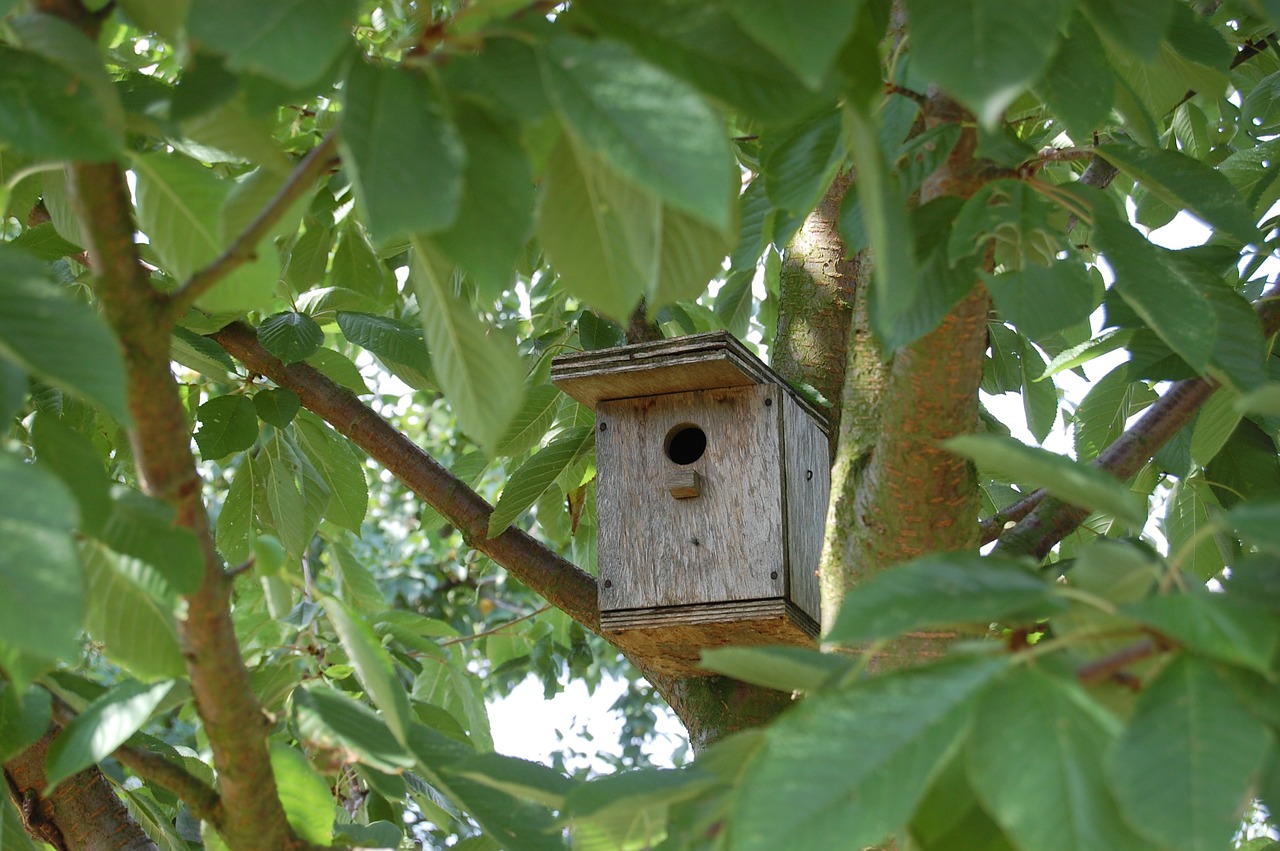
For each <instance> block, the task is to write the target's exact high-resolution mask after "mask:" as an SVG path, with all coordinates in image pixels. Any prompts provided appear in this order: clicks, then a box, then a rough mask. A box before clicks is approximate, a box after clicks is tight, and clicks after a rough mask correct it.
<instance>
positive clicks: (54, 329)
mask: <svg viewBox="0 0 1280 851" xmlns="http://www.w3.org/2000/svg"><path fill="white" fill-rule="evenodd" d="M0 357H3V358H5V359H8V360H9V361H11V362H13V363H15V364H17V365H18V366H20V367H22V369H24V370H25V371H26V372H28V373H31V374H33V375H36V376H39V377H40V378H42V379H44V380H45V381H48V382H49V383H50V384H53V385H55V386H56V387H59V388H61V389H63V390H67V391H69V392H71V393H73V394H75V395H76V396H78V397H82V398H84V399H87V400H89V401H91V402H94V403H96V404H99V405H101V406H102V407H103V408H104V409H105V410H106V412H107V413H108V414H110V415H111V416H112V417H114V418H115V420H116V422H118V423H119V424H120V425H122V426H127V425H128V424H129V423H130V419H129V411H128V408H127V406H126V402H125V374H124V359H123V358H122V357H121V355H120V344H119V343H118V342H117V341H116V338H115V335H113V334H112V333H111V331H110V330H109V329H108V328H107V326H106V324H105V323H104V322H103V321H102V320H101V319H100V318H98V315H97V314H96V313H95V312H94V311H92V310H91V309H89V308H88V307H86V306H85V305H83V304H80V303H79V302H76V301H73V300H72V299H71V298H70V297H69V296H68V294H67V293H66V291H65V290H63V289H62V288H60V287H58V286H56V285H55V284H53V283H52V282H51V281H49V279H48V276H47V274H46V272H45V270H44V266H43V264H41V263H39V262H37V261H35V260H33V259H32V258H30V257H29V256H27V255H26V254H23V253H22V252H19V251H14V250H13V249H10V248H7V247H5V246H0Z"/></svg>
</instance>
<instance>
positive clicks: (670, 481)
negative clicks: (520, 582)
mask: <svg viewBox="0 0 1280 851" xmlns="http://www.w3.org/2000/svg"><path fill="white" fill-rule="evenodd" d="M551 379H552V381H554V382H555V383H556V384H557V385H558V386H559V387H560V388H561V389H562V390H564V391H565V392H566V393H568V394H569V395H570V396H572V397H573V398H574V399H577V400H578V401H579V402H581V403H582V404H584V405H587V406H588V407H590V408H592V409H593V410H594V411H595V413H596V469H597V476H598V488H597V493H598V506H597V507H598V510H597V516H598V522H599V563H600V576H599V588H600V623H601V627H602V628H603V631H604V632H605V633H606V634H607V635H609V637H610V638H611V639H612V640H614V641H615V642H616V643H617V644H618V645H619V646H621V647H623V648H624V649H626V650H629V651H634V652H635V653H637V654H638V655H639V656H640V657H641V658H644V659H645V660H647V661H649V662H651V663H652V665H651V666H652V667H653V668H654V669H655V670H657V671H659V672H661V673H667V674H675V675H691V674H705V673H707V672H706V671H702V670H700V669H698V668H697V667H696V666H697V663H698V658H699V655H700V652H701V650H702V649H703V648H705V647H715V646H720V645H731V644H766V643H787V644H812V643H813V641H814V639H815V638H816V636H817V634H818V622H819V610H818V608H819V597H818V577H817V570H818V558H819V555H820V553H821V549H822V530H823V526H824V524H825V521H826V514H827V497H828V492H829V491H830V461H829V448H828V439H827V431H826V421H825V418H824V417H823V415H822V412H821V411H820V410H818V409H817V408H816V407H815V406H814V405H812V404H811V403H810V402H809V401H808V400H806V399H804V398H803V397H801V396H799V395H797V394H796V393H795V392H794V391H793V390H792V389H791V387H790V386H789V385H788V384H787V383H786V382H785V381H784V380H783V379H782V378H781V377H780V376H779V375H778V374H777V373H775V372H774V371H773V370H771V369H770V368H769V367H767V366H765V365H764V364H763V363H762V362H761V361H760V360H759V359H758V358H756V356H755V355H753V354H752V353H751V352H750V351H748V350H747V349H746V347H744V346H743V345H742V344H741V343H740V342H738V341H737V340H736V339H734V337H733V336H732V335H729V334H727V333H723V332H719V333H711V334H697V335H694V336H690V337H680V338H677V339H673V340H663V341H660V342H655V343H640V344H636V345H630V346H620V347H618V348H612V349H601V350H598V351H592V352H582V353H578V354H571V355H564V356H561V357H557V358H556V359H555V361H554V362H553V364H552V367H551Z"/></svg>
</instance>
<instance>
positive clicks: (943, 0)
mask: <svg viewBox="0 0 1280 851" xmlns="http://www.w3.org/2000/svg"><path fill="white" fill-rule="evenodd" d="M1070 8H1071V5H1070V4H1069V3H1067V2H1065V0H1050V2H1039V0H1012V2H1010V0H962V2H949V0H910V1H909V2H908V3H907V14H908V16H909V17H910V19H911V48H912V49H911V69H912V71H913V72H914V73H916V74H920V75H922V76H923V77H924V78H925V79H927V80H929V81H930V82H933V83H937V84H938V85H939V86H941V87H942V88H944V89H946V90H947V91H949V92H951V93H952V94H953V95H955V96H956V98H957V99H958V100H959V101H960V102H961V103H963V104H964V105H965V106H967V107H968V108H969V109H970V110H972V111H973V113H974V114H975V115H976V116H977V117H978V120H979V121H980V122H981V123H982V124H983V125H984V126H986V127H988V128H992V127H995V125H996V123H997V122H998V121H999V120H1000V115H1001V113H1003V112H1004V109H1005V107H1007V106H1008V105H1009V104H1011V103H1012V102H1013V100H1014V99H1015V98H1016V97H1017V96H1018V95H1019V94H1021V93H1022V90H1023V89H1025V88H1026V87H1027V86H1029V85H1031V84H1032V83H1034V82H1035V81H1036V80H1037V79H1039V77H1040V75H1041V73H1042V72H1043V71H1044V69H1045V68H1046V67H1047V66H1048V64H1049V60H1050V59H1051V58H1052V57H1053V42H1054V38H1055V35H1056V33H1057V29H1058V25H1059V24H1060V23H1062V20H1063V18H1064V17H1065V16H1066V14H1067V12H1068V11H1069V10H1070Z"/></svg>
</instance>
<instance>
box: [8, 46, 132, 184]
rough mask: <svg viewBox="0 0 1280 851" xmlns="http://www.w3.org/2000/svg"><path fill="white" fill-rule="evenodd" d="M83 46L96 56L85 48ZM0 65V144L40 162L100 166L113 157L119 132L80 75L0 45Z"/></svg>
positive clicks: (106, 108) (105, 106) (105, 105)
mask: <svg viewBox="0 0 1280 851" xmlns="http://www.w3.org/2000/svg"><path fill="white" fill-rule="evenodd" d="M85 44H86V45H87V46H88V49H89V50H90V51H92V53H91V55H96V54H97V51H96V50H94V48H93V44H92V43H91V42H89V41H87V40H86V41H85ZM0 65H3V66H4V76H3V77H0V142H3V143H4V144H5V145H6V146H10V147H12V148H13V149H14V150H15V151H17V152H19V153H21V154H25V155H27V156H29V157H32V158H36V159H41V160H77V161H80V162H105V161H108V160H111V159H114V158H115V157H116V156H117V155H118V154H119V152H120V148H121V141H122V136H123V134H122V132H121V131H122V129H123V128H122V126H121V125H120V124H119V123H118V122H114V121H112V120H111V118H112V109H111V104H110V103H109V102H104V100H103V98H102V96H101V94H100V93H99V92H98V91H96V90H95V88H94V87H93V86H91V85H85V79H84V77H83V75H82V74H80V73H77V71H76V70H75V69H73V68H69V67H67V66H66V65H63V64H60V63H58V62H54V61H51V60H50V59H47V58H45V57H43V56H39V55H37V54H35V53H29V52H27V51H25V50H14V49H13V48H11V47H6V46H4V45H0ZM115 107H116V109H117V110H118V109H119V104H118V103H117V104H116V105H115Z"/></svg>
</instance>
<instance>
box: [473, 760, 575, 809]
mask: <svg viewBox="0 0 1280 851" xmlns="http://www.w3.org/2000/svg"><path fill="white" fill-rule="evenodd" d="M452 771H453V773H455V774H456V775H457V776H459V777H466V778H468V779H470V780H475V781H476V782H477V783H482V784H484V785H485V786H489V787H491V788H494V789H498V790H501V791H503V792H506V793H507V794H508V795H513V796H515V797H517V798H521V799H523V800H526V801H533V802H534V803H536V804H542V805H543V806H545V807H551V808H552V809H557V810H562V809H564V806H565V796H566V795H568V794H569V793H570V792H572V791H573V790H574V789H575V788H578V784H575V783H574V782H573V781H572V780H570V779H569V778H567V777H565V776H564V775H563V774H561V773H560V772H558V771H555V770H553V769H550V768H548V767H547V766H545V765H542V764H541V763H537V762H530V761H529V760H524V759H516V758H514V757H509V756H503V755H502V754H496V753H485V754H478V755H476V756H474V757H471V758H470V759H468V760H466V761H464V762H462V763H459V764H458V765H457V766H456V767H454V768H453V769H452Z"/></svg>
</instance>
